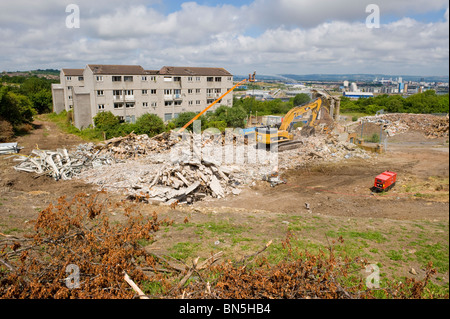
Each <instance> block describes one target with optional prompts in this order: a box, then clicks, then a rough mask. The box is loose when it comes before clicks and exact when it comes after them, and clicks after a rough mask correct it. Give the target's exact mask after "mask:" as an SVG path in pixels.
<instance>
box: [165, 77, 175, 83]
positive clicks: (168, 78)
mask: <svg viewBox="0 0 450 319" xmlns="http://www.w3.org/2000/svg"><path fill="white" fill-rule="evenodd" d="M172 81H173V79H172V77H171V76H165V77H164V82H172Z"/></svg>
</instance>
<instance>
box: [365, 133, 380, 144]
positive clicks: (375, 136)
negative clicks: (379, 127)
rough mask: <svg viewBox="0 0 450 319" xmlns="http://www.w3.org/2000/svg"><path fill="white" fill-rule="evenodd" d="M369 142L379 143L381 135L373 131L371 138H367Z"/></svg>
mask: <svg viewBox="0 0 450 319" xmlns="http://www.w3.org/2000/svg"><path fill="white" fill-rule="evenodd" d="M366 141H367V142H369V143H379V142H380V136H379V135H378V134H377V133H373V134H372V136H371V137H370V138H368V139H367V140H366Z"/></svg>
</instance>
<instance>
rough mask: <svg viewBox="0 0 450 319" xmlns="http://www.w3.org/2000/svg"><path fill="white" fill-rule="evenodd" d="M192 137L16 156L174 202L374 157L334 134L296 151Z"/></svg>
mask: <svg viewBox="0 0 450 319" xmlns="http://www.w3.org/2000/svg"><path fill="white" fill-rule="evenodd" d="M187 136H188V138H186V139H181V138H180V136H178V137H177V136H172V135H171V134H170V133H163V134H160V135H157V136H155V137H153V138H149V137H148V136H147V135H136V134H133V133H132V134H130V135H128V136H125V137H119V138H113V139H110V140H107V141H105V142H102V143H99V144H97V145H94V144H93V143H87V144H80V145H78V146H77V148H76V149H75V150H73V151H70V152H68V151H67V150H65V149H58V150H57V151H54V152H53V151H42V150H33V151H32V154H31V155H30V156H28V157H21V158H19V159H17V160H20V163H19V164H18V165H17V166H16V167H15V169H16V170H22V171H26V172H34V173H37V174H39V175H41V174H46V175H49V176H52V177H53V178H55V179H57V180H58V179H71V178H79V179H82V180H84V181H85V182H88V183H91V184H95V185H97V186H98V188H99V189H105V190H108V191H115V192H119V193H123V194H124V195H126V196H128V197H130V198H138V197H139V198H140V199H145V200H147V201H158V202H163V203H167V204H171V203H175V202H187V203H192V202H194V201H197V200H201V199H205V198H222V197H226V196H228V195H238V194H239V193H240V192H241V188H242V186H243V185H250V184H251V183H253V182H254V181H255V180H261V178H262V176H265V175H268V174H270V173H272V172H274V171H279V170H281V169H288V168H293V167H298V166H302V165H304V164H307V163H310V162H315V161H339V160H343V159H347V158H350V157H363V158H368V157H369V156H370V155H368V153H366V152H365V151H364V150H362V149H359V148H357V147H356V146H355V145H353V144H350V143H347V142H343V141H342V139H339V137H338V136H334V137H330V136H329V135H327V136H321V135H317V136H310V137H308V138H306V137H304V138H302V145H300V147H299V148H298V149H294V150H290V151H285V152H282V153H279V154H278V153H276V152H268V151H266V150H265V149H258V148H255V145H250V144H248V143H246V142H245V141H244V139H243V138H242V139H240V138H237V137H236V136H226V135H225V136H223V135H222V136H219V137H218V138H211V136H209V137H208V136H201V137H200V139H197V140H196V137H195V136H197V135H193V134H187ZM198 136H200V135H198Z"/></svg>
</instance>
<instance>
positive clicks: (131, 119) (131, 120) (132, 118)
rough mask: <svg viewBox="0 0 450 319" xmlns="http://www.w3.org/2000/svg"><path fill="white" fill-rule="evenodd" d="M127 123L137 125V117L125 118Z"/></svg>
mask: <svg viewBox="0 0 450 319" xmlns="http://www.w3.org/2000/svg"><path fill="white" fill-rule="evenodd" d="M125 122H126V123H136V117H135V116H134V115H127V116H125Z"/></svg>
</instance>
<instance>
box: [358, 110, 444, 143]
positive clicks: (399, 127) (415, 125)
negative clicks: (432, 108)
mask: <svg viewBox="0 0 450 319" xmlns="http://www.w3.org/2000/svg"><path fill="white" fill-rule="evenodd" d="M363 122H364V123H367V122H369V123H375V124H378V125H383V126H384V129H385V131H386V132H387V134H388V135H389V136H394V135H395V134H401V133H405V132H407V131H410V130H411V131H418V132H422V133H423V134H424V135H425V136H426V137H428V138H436V137H446V136H448V132H449V116H448V114H447V116H437V115H432V114H409V113H392V114H381V115H375V116H365V117H361V118H359V123H363Z"/></svg>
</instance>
